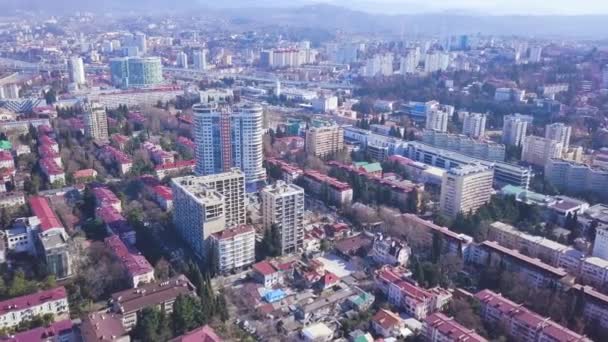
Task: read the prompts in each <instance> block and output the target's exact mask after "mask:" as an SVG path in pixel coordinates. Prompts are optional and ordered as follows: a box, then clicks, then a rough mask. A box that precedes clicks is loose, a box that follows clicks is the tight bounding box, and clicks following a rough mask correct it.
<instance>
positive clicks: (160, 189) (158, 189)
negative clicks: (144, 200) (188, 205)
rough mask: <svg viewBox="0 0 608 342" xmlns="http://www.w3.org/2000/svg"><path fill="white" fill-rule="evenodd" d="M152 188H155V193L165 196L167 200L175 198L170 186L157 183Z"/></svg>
mask: <svg viewBox="0 0 608 342" xmlns="http://www.w3.org/2000/svg"><path fill="white" fill-rule="evenodd" d="M152 189H153V190H154V193H156V194H157V195H159V196H160V197H162V198H164V199H165V200H166V201H171V200H173V192H172V191H171V188H170V187H168V186H164V185H156V186H154V187H153V188H152Z"/></svg>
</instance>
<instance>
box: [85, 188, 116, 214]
mask: <svg viewBox="0 0 608 342" xmlns="http://www.w3.org/2000/svg"><path fill="white" fill-rule="evenodd" d="M91 191H92V192H93V196H95V202H96V203H97V206H98V207H104V206H111V207H113V208H114V209H116V211H118V212H122V204H121V201H120V199H119V198H118V197H117V196H116V194H114V193H113V192H112V190H110V189H108V188H106V187H103V186H98V187H95V188H93V189H92V190H91Z"/></svg>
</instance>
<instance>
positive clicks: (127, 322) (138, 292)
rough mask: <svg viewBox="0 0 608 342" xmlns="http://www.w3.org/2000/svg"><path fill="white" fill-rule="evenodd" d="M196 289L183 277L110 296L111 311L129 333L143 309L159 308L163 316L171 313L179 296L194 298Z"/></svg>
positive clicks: (144, 285) (179, 276)
mask: <svg viewBox="0 0 608 342" xmlns="http://www.w3.org/2000/svg"><path fill="white" fill-rule="evenodd" d="M195 292H196V288H195V287H194V285H192V283H191V282H190V280H188V278H186V277H185V276H184V275H178V276H176V277H173V278H171V279H169V280H165V281H161V282H153V283H148V284H143V285H142V286H140V287H138V288H135V289H129V290H125V291H120V292H116V293H114V294H112V299H111V305H112V311H113V312H114V313H118V314H121V315H122V325H123V327H124V328H125V330H126V331H130V330H131V329H133V327H135V325H136V324H137V314H138V313H139V312H140V311H141V310H143V309H145V308H159V309H160V310H162V311H164V312H165V314H171V313H172V312H173V303H174V302H175V299H176V298H177V297H178V296H180V295H191V296H195Z"/></svg>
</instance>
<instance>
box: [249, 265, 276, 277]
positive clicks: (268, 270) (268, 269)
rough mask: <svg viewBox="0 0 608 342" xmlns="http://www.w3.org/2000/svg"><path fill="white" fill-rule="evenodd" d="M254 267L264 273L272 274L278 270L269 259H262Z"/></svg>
mask: <svg viewBox="0 0 608 342" xmlns="http://www.w3.org/2000/svg"><path fill="white" fill-rule="evenodd" d="M253 269H254V270H255V271H256V272H258V273H260V274H262V275H265V276H267V275H271V274H273V273H275V272H277V269H276V268H275V267H274V266H272V264H271V263H269V262H268V261H260V262H258V263H257V264H253Z"/></svg>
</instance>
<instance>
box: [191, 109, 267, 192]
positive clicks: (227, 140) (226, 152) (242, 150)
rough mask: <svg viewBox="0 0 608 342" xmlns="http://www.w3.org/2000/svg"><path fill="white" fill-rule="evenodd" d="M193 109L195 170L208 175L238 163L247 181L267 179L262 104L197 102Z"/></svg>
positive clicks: (228, 168) (237, 165)
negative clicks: (263, 146)
mask: <svg viewBox="0 0 608 342" xmlns="http://www.w3.org/2000/svg"><path fill="white" fill-rule="evenodd" d="M193 111H194V142H195V144H196V149H195V154H196V168H195V172H196V174H198V175H209V174H214V173H220V172H226V171H229V170H230V169H231V168H233V167H238V168H240V169H241V170H242V171H243V172H244V173H245V181H246V182H247V184H253V185H255V184H259V183H262V182H264V181H265V180H266V170H265V169H264V166H263V157H264V156H263V148H262V136H263V126H262V125H263V122H262V121H263V120H262V107H261V106H259V105H243V106H240V107H232V108H231V107H228V106H218V105H216V104H208V105H203V104H198V105H194V106H193Z"/></svg>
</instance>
